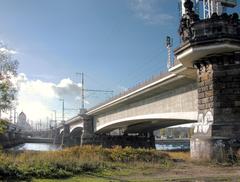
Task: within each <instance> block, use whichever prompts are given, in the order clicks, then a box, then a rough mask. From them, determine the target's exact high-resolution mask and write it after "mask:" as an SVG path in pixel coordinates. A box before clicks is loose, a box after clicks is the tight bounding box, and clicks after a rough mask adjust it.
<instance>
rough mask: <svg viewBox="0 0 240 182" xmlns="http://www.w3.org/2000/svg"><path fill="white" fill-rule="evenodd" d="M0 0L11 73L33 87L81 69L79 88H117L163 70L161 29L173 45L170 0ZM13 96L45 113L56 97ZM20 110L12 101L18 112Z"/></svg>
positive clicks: (174, 17) (174, 15)
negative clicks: (14, 65)
mask: <svg viewBox="0 0 240 182" xmlns="http://www.w3.org/2000/svg"><path fill="white" fill-rule="evenodd" d="M0 2H1V6H0V17H1V26H0V40H1V41H3V42H4V43H5V44H7V45H8V47H10V48H12V49H14V50H16V51H17V54H16V55H15V57H16V58H17V59H18V60H19V62H20V66H19V73H23V74H21V78H22V79H24V80H25V83H28V84H29V82H30V83H31V84H32V86H31V88H32V87H35V86H34V84H36V83H37V81H38V83H37V84H38V87H37V88H39V87H40V88H41V86H40V85H41V84H45V86H46V84H49V85H50V87H52V85H55V87H56V88H58V86H59V85H60V86H63V85H64V84H63V83H65V85H68V86H69V85H71V84H72V85H71V86H74V85H75V86H76V84H77V83H75V82H78V80H79V79H80V78H79V77H77V76H76V72H84V73H85V74H86V87H87V88H89V89H108V90H114V91H115V93H117V92H119V91H120V90H123V89H124V88H128V87H130V86H134V85H135V84H136V83H138V82H139V81H143V80H144V79H147V78H149V77H151V76H152V75H154V74H157V73H159V72H161V71H163V70H166V62H167V61H166V60H167V51H166V48H165V45H164V44H165V37H166V36H167V35H170V36H172V37H173V38H174V46H175V47H176V46H178V44H179V37H178V34H177V29H178V21H179V12H178V4H177V2H178V0H39V1H38V0H0ZM237 10H238V12H239V7H238V9H237ZM64 79H65V82H64ZM61 81H63V83H62V85H61ZM71 81H72V82H73V83H70V82H71ZM66 83H67V84H66ZM49 85H48V87H49ZM28 86H29V85H28ZM61 88H63V87H61ZM74 88H75V87H74ZM32 89H33V88H32ZM61 93H62V92H61ZM21 94H22V95H24V97H25V99H29V98H31V100H32V98H35V99H36V102H37V100H38V99H39V100H45V101H46V100H47V101H48V103H45V107H46V108H47V109H46V108H45V109H46V110H45V111H46V112H47V110H48V111H49V112H50V111H51V110H52V109H57V110H58V111H59V112H60V109H61V108H60V103H59V101H57V99H56V98H58V97H60V96H61V94H58V95H57V96H56V98H54V99H55V100H56V101H54V99H49V100H48V99H46V97H42V96H39V95H41V94H39V93H38V95H37V96H36V95H35V96H33V95H31V96H28V95H26V94H24V93H21ZM21 94H20V96H21ZM46 94H47V93H46ZM46 94H45V95H46ZM75 94H76V93H75ZM29 95H30V93H29ZM64 96H65V97H66V104H67V105H68V107H71V108H76V107H77V106H78V105H79V101H76V102H75V101H74V102H73V100H71V99H67V98H68V96H66V95H64ZM22 97H23V96H22ZM69 98H70V96H69ZM74 98H76V95H74ZM104 98H106V95H99V94H94V95H92V98H91V95H89V98H88V99H89V104H87V106H88V107H90V106H93V105H94V104H96V102H97V101H99V100H101V99H104ZM23 101H24V99H23V100H22V102H23ZM41 102H42V101H41ZM28 104H30V102H29V103H28ZM42 105H44V104H43V102H42ZM24 109H26V108H24V107H23V106H21V104H20V105H19V108H18V110H19V111H20V110H24ZM37 109H38V108H36V110H37ZM26 112H27V111H26ZM46 112H45V115H46ZM28 113H29V114H30V113H31V111H29V112H28ZM42 117H43V116H41V118H42ZM49 117H50V116H49ZM30 118H31V117H30ZM37 118H38V119H39V117H32V119H37Z"/></svg>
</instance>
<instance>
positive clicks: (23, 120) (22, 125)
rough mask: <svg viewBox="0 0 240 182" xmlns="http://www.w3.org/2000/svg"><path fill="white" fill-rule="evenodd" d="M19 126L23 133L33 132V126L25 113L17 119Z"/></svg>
mask: <svg viewBox="0 0 240 182" xmlns="http://www.w3.org/2000/svg"><path fill="white" fill-rule="evenodd" d="M17 126H18V127H19V128H21V129H22V130H23V131H29V130H32V127H31V125H30V124H29V123H28V122H27V116H26V114H25V113H24V112H21V113H20V114H19V115H18V118H17Z"/></svg>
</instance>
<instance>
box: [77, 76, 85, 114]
mask: <svg viewBox="0 0 240 182" xmlns="http://www.w3.org/2000/svg"><path fill="white" fill-rule="evenodd" d="M76 74H77V75H80V77H81V107H80V113H82V112H84V102H85V97H84V91H85V90H84V73H83V72H81V73H76Z"/></svg>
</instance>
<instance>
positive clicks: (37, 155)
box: [0, 146, 172, 180]
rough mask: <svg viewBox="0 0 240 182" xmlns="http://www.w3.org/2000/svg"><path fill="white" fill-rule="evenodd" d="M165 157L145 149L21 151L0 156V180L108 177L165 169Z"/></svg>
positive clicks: (166, 155) (160, 153)
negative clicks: (83, 176)
mask: <svg viewBox="0 0 240 182" xmlns="http://www.w3.org/2000/svg"><path fill="white" fill-rule="evenodd" d="M171 164H172V161H171V159H170V157H169V155H168V154H166V153H163V152H160V151H156V150H149V149H133V148H130V147H126V148H121V147H114V148H112V149H106V148H102V147H100V146H84V147H73V148H68V149H65V150H62V151H54V152H23V153H20V154H11V153H8V154H6V153H5V154H4V153H2V154H0V179H8V180H30V179H32V178H42V179H44V178H48V179H57V178H60V179H62V178H69V177H73V176H76V175H87V174H91V175H98V176H99V175H100V176H105V177H111V176H113V175H115V174H116V172H117V173H118V175H121V176H126V175H130V174H135V173H136V171H146V172H147V171H148V169H149V168H152V167H156V168H158V169H159V168H169V167H170V166H171Z"/></svg>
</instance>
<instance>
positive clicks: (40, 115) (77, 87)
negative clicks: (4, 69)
mask: <svg viewBox="0 0 240 182" xmlns="http://www.w3.org/2000/svg"><path fill="white" fill-rule="evenodd" d="M13 82H14V84H15V85H16V86H17V87H18V89H19V91H18V106H17V111H18V112H21V111H23V112H25V113H26V115H27V117H28V118H29V119H30V120H34V121H39V120H40V119H42V120H44V119H46V117H47V116H48V117H51V114H52V110H53V109H57V110H58V113H59V115H60V112H61V103H60V101H59V98H64V101H65V106H66V107H68V108H77V107H78V106H79V100H76V98H77V97H79V95H80V93H81V84H78V83H74V82H73V81H72V80H71V79H69V78H64V79H62V80H60V82H59V83H57V84H56V83H52V82H44V81H41V80H29V79H28V78H27V76H26V75H25V74H24V73H20V74H19V75H18V77H17V78H15V79H14V80H13ZM69 112H70V111H66V118H68V117H72V115H73V113H72V115H71V114H69ZM75 112H76V111H75Z"/></svg>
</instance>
